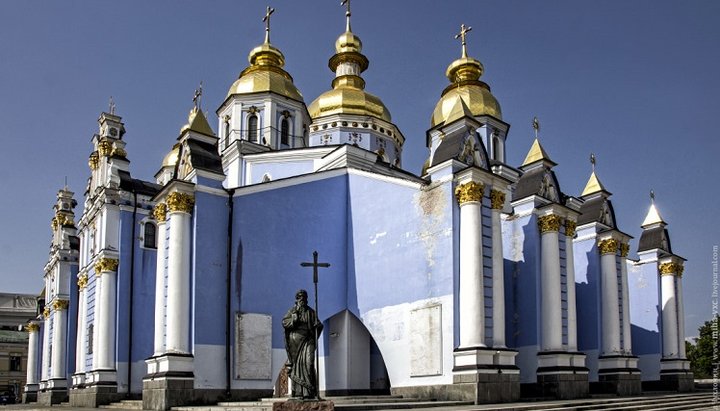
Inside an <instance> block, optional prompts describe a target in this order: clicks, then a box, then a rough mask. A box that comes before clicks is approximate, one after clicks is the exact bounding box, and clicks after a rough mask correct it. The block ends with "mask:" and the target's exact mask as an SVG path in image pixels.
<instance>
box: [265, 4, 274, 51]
mask: <svg viewBox="0 0 720 411" xmlns="http://www.w3.org/2000/svg"><path fill="white" fill-rule="evenodd" d="M273 13H275V9H274V8H272V7H270V6H267V11H266V12H265V17H263V21H264V22H265V44H270V15H271V14H273Z"/></svg>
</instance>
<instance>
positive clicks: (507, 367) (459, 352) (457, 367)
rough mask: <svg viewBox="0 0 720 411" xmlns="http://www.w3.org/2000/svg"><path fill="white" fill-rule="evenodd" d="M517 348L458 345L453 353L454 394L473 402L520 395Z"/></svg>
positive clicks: (504, 399) (501, 399)
mask: <svg viewBox="0 0 720 411" xmlns="http://www.w3.org/2000/svg"><path fill="white" fill-rule="evenodd" d="M517 354H518V352H517V351H515V350H510V349H507V348H487V347H473V348H458V349H456V350H455V352H454V353H453V385H452V391H453V392H454V396H455V397H456V398H457V399H458V400H461V401H473V402H474V403H475V404H482V403H496V402H511V401H517V400H518V399H519V398H520V369H519V368H518V367H517V366H516V365H515V356H517Z"/></svg>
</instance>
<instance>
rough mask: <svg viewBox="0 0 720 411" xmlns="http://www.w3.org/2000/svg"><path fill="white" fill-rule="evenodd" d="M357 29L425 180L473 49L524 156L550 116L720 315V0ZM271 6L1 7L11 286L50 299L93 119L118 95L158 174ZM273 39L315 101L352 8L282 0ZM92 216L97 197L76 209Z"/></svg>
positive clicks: (477, 7)
mask: <svg viewBox="0 0 720 411" xmlns="http://www.w3.org/2000/svg"><path fill="white" fill-rule="evenodd" d="M352 4H353V31H354V32H355V33H356V34H358V35H359V36H360V37H361V38H362V40H363V44H364V50H363V51H364V53H365V54H366V55H367V57H368V58H369V59H370V68H369V70H368V71H367V72H366V73H365V75H364V77H365V79H366V80H367V89H368V91H370V92H371V93H373V94H376V95H378V96H379V97H381V98H382V99H383V101H384V102H385V104H386V105H387V106H388V108H389V109H390V112H391V113H392V115H393V122H395V123H396V124H397V125H398V127H399V128H400V129H401V130H402V132H403V133H404V135H405V137H406V143H405V147H404V166H405V168H407V169H409V170H411V171H414V172H416V173H417V172H419V170H420V168H421V166H422V163H423V162H424V160H425V158H426V157H427V149H426V147H425V146H424V142H425V131H426V129H427V128H428V127H429V124H430V115H431V113H432V110H433V107H434V105H435V103H436V101H437V100H438V98H439V96H440V93H441V91H442V90H443V88H444V87H445V86H446V85H447V84H448V81H447V79H446V78H445V76H444V73H445V69H446V67H447V65H448V64H449V63H450V62H451V61H452V60H454V59H455V58H457V57H459V54H460V46H459V44H458V42H457V41H456V40H454V39H453V36H454V34H455V33H457V31H458V29H459V25H460V23H465V24H466V25H470V26H472V27H473V30H472V32H471V33H470V35H469V37H468V52H469V54H470V55H472V56H473V57H476V58H478V59H480V60H481V61H482V62H483V64H484V65H485V75H484V76H483V78H482V79H483V80H485V81H486V82H487V83H488V84H489V85H490V87H491V88H492V91H493V94H494V95H495V96H496V97H497V99H498V100H499V102H500V104H501V105H502V108H503V117H504V120H505V121H507V122H509V123H510V124H511V125H512V127H511V129H510V133H509V137H508V145H507V151H508V160H509V163H510V164H513V165H519V164H520V163H521V162H522V160H523V159H524V157H525V154H526V153H527V151H528V149H529V147H530V145H531V143H532V138H533V133H532V129H531V127H530V123H531V119H532V117H533V116H535V115H537V116H538V117H539V118H540V121H541V124H542V129H541V141H542V144H543V145H544V147H545V149H546V150H547V151H548V153H549V154H550V156H551V157H552V159H553V160H554V161H555V162H557V163H558V164H559V166H558V167H557V168H556V171H557V172H558V177H559V180H560V184H561V188H562V190H563V191H564V192H566V193H568V194H571V195H579V193H580V192H581V191H582V188H583V187H584V184H585V182H586V181H587V178H588V176H589V173H590V164H589V161H588V156H589V154H590V152H594V153H595V154H596V156H597V158H598V166H597V171H598V175H599V177H600V179H601V181H602V182H603V183H604V184H605V186H606V187H607V188H608V190H609V191H611V192H613V193H614V196H613V197H612V198H613V200H614V204H615V209H616V214H617V218H618V221H619V224H620V228H621V229H622V230H623V231H625V232H627V233H629V234H631V235H633V236H635V240H633V242H632V243H631V246H632V251H631V255H633V254H634V252H635V250H636V248H637V239H638V238H639V236H640V227H639V226H640V224H641V223H642V220H643V218H644V216H645V213H646V212H647V208H648V206H649V198H648V191H649V190H650V189H651V188H653V189H654V190H655V192H656V194H657V205H658V207H659V209H660V212H661V214H662V216H663V217H664V219H665V220H666V221H667V222H668V223H669V224H670V225H669V230H670V234H671V237H672V243H673V248H674V251H675V252H676V253H677V254H679V255H681V256H684V257H686V258H687V259H688V260H689V261H688V262H687V264H686V267H685V276H684V286H685V301H686V303H685V304H686V308H685V312H686V315H687V320H686V329H687V334H688V335H695V334H696V333H697V332H696V330H697V327H698V325H699V324H701V323H702V322H703V321H704V320H706V319H709V318H710V315H711V314H710V313H711V296H710V291H711V285H712V271H711V270H712V268H711V260H712V246H713V245H717V244H719V243H720V235H719V233H720V232H719V230H718V229H719V228H720V224H719V223H718V217H719V216H720V215H719V214H720V213H719V212H718V205H720V194H718V190H717V185H718V177H719V176H720V172H719V171H720V170H719V168H720V166H719V165H718V164H720V162H719V161H718V157H720V142H719V141H720V139H718V131H717V130H718V126H720V103H719V102H720V97H719V96H720V76H718V74H717V73H718V68H719V67H720V47H718V41H719V40H720V24H718V22H719V21H720V2H717V1H683V2H680V1H672V2H669V1H632V2H627V1H603V2H590V1H552V2H551V1H546V2H540V1H533V2H525V1H507V0H503V1H434V0H421V1H418V0H416V1H382V0H357V1H353V3H352ZM266 5H267V4H266V3H265V2H259V1H211V2H198V1H156V0H154V1H97V0H93V1H72V2H70V1H63V2H56V1H44V2H39V1H28V0H22V1H4V2H3V3H2V4H1V5H0V85H1V87H0V142H2V149H1V150H0V179H1V181H2V183H1V184H2V185H1V186H0V187H1V188H2V193H3V195H2V196H1V197H0V207H1V209H2V210H3V215H4V218H3V224H2V225H3V229H2V230H1V231H0V233H1V235H0V284H1V285H0V290H1V291H8V292H29V293H37V292H39V291H40V289H41V288H42V276H43V267H44V264H45V263H46V261H47V256H48V249H49V244H50V219H51V217H52V209H51V207H52V205H53V203H54V199H55V194H56V192H57V190H58V189H59V188H61V187H62V185H63V182H64V178H65V176H67V178H68V182H69V186H70V188H71V189H72V190H73V191H75V193H76V198H77V199H78V201H79V202H80V204H82V197H81V196H82V192H83V191H84V188H85V182H86V180H87V178H88V176H89V169H88V166H87V158H88V155H89V153H90V151H91V144H90V138H91V136H92V134H93V133H94V132H95V131H96V130H97V123H96V119H97V118H98V115H99V113H100V112H101V111H102V110H107V105H108V98H109V96H111V95H112V96H113V97H114V98H115V101H116V103H117V113H118V114H119V115H121V116H122V117H123V119H124V121H125V124H126V128H127V130H128V132H127V134H126V137H125V139H126V141H127V151H128V158H129V159H130V160H131V171H132V174H133V176H135V177H138V178H143V179H147V180H151V179H152V176H153V175H154V173H155V172H156V171H157V170H158V168H159V167H160V164H161V161H162V158H163V156H164V154H165V153H166V152H167V151H168V150H169V149H170V148H171V146H172V144H173V143H174V141H175V138H176V137H177V134H178V131H179V129H180V127H181V126H182V125H183V124H184V122H185V120H186V116H187V113H188V110H189V109H190V108H191V106H192V101H191V98H192V94H193V90H194V89H195V88H196V87H197V84H198V82H199V81H200V80H202V81H203V83H204V85H205V87H204V90H205V95H204V99H203V102H204V103H203V105H204V108H205V109H207V110H209V111H210V113H211V118H210V121H211V124H213V127H215V128H217V123H216V119H215V117H214V111H215V109H216V108H217V107H218V106H219V104H220V103H221V102H222V101H223V99H224V97H225V94H226V93H227V90H228V88H229V86H230V85H231V84H232V82H233V81H234V80H235V79H236V78H237V75H238V74H239V72H240V71H241V70H242V69H243V68H245V67H246V66H247V54H248V52H249V51H250V49H251V48H253V47H254V46H256V45H258V44H260V43H261V42H262V40H263V24H262V22H261V18H262V16H263V14H264V12H265V6H266ZM269 5H271V6H273V7H275V9H276V12H275V14H274V15H273V19H272V38H271V40H272V42H273V44H275V45H276V46H277V47H279V48H280V49H281V50H282V51H283V53H284V54H285V57H286V61H287V66H286V69H287V70H288V71H289V72H290V74H291V75H292V76H293V77H294V79H295V84H296V85H297V86H298V87H299V89H300V91H301V92H302V93H303V95H304V96H305V102H306V103H307V104H310V102H312V100H313V99H314V98H315V97H317V96H318V95H319V94H320V93H322V92H323V91H325V90H327V89H328V88H329V87H330V82H331V80H332V73H331V72H330V71H329V69H328V68H327V60H328V58H329V57H330V56H331V55H332V53H333V50H334V42H335V39H336V38H337V36H338V35H339V34H340V33H341V32H342V31H343V30H344V11H343V8H342V7H341V6H340V5H339V0H307V1H298V0H293V1H290V0H283V1H278V0H275V1H272V2H270V3H269ZM81 212H82V205H80V206H79V207H78V209H77V213H78V214H80V213H81Z"/></svg>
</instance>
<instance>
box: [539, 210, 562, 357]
mask: <svg viewBox="0 0 720 411" xmlns="http://www.w3.org/2000/svg"><path fill="white" fill-rule="evenodd" d="M560 221H561V219H560V217H558V216H556V215H547V216H542V217H539V218H538V227H539V229H540V233H541V234H540V249H541V257H540V294H541V297H540V318H541V322H540V324H541V327H542V331H541V334H542V339H541V341H540V349H541V350H542V351H555V350H562V348H563V346H562V304H561V301H562V300H561V291H562V289H561V277H560V243H559V242H558V231H559V230H560Z"/></svg>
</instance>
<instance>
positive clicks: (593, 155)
mask: <svg viewBox="0 0 720 411" xmlns="http://www.w3.org/2000/svg"><path fill="white" fill-rule="evenodd" d="M595 161H596V160H595V153H590V164H592V171H593V173H594V172H595Z"/></svg>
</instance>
